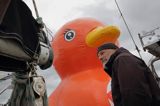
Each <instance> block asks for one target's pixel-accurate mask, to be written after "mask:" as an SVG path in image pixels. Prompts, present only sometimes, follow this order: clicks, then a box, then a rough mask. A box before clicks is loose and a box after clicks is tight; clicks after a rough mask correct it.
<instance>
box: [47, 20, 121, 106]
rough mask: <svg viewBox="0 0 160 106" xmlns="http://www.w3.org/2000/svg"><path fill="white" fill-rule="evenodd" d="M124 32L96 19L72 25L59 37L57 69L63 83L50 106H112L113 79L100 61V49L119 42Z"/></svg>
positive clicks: (55, 49) (52, 98)
mask: <svg viewBox="0 0 160 106" xmlns="http://www.w3.org/2000/svg"><path fill="white" fill-rule="evenodd" d="M119 34H120V31H119V30H118V29H117V27H115V26H104V25H103V24H102V23H101V22H99V21H97V20H95V19H92V18H80V19H76V20H73V21H71V22H68V23H67V24H65V25H64V26H62V28H61V29H59V31H58V32H57V33H56V35H55V37H54V40H53V43H52V47H53V50H54V61H53V65H54V67H55V69H56V71H57V73H58V75H59V76H60V78H61V82H60V84H59V85H58V87H57V88H56V89H55V91H54V92H53V93H52V94H51V95H50V97H49V106H111V104H112V103H111V101H112V99H111V95H110V90H109V89H108V90H107V88H108V87H107V86H109V82H110V77H109V75H107V74H106V73H105V72H104V70H103V68H102V64H101V63H100V61H99V60H98V58H97V54H96V47H97V46H99V45H101V44H103V43H104V42H116V41H117V38H118V36H119Z"/></svg>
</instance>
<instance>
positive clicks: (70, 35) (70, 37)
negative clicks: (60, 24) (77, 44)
mask: <svg viewBox="0 0 160 106" xmlns="http://www.w3.org/2000/svg"><path fill="white" fill-rule="evenodd" d="M73 37H74V34H73V32H69V33H68V34H67V35H66V38H67V39H72V38H73Z"/></svg>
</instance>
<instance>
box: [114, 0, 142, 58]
mask: <svg viewBox="0 0 160 106" xmlns="http://www.w3.org/2000/svg"><path fill="white" fill-rule="evenodd" d="M115 3H116V6H117V8H118V11H119V13H120V15H121V17H122V19H123V21H124V24H125V26H126V28H127V30H128V32H129V35H130V37H131V39H132V41H133V43H134V45H135V47H136V50H137V52H138V54H139V56H140V58H141V59H142V56H141V54H140V50H139V48H138V46H137V44H136V42H135V41H134V39H133V35H132V33H131V31H130V29H129V26H128V25H127V22H126V20H125V18H124V16H123V14H122V11H121V9H120V7H119V5H118V2H117V0H115Z"/></svg>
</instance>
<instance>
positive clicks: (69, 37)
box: [64, 30, 76, 41]
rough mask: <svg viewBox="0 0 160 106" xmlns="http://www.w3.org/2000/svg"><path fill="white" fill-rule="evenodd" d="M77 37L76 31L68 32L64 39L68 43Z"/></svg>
mask: <svg viewBox="0 0 160 106" xmlns="http://www.w3.org/2000/svg"><path fill="white" fill-rule="evenodd" d="M75 36H76V33H75V31H74V30H68V31H67V32H65V34H64V39H65V40H66V41H72V40H73V39H74V38H75Z"/></svg>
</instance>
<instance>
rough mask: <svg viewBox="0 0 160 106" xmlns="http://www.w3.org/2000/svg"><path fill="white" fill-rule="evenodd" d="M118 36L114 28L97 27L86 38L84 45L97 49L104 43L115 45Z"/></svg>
mask: <svg viewBox="0 0 160 106" xmlns="http://www.w3.org/2000/svg"><path fill="white" fill-rule="evenodd" d="M119 35H120V30H119V29H118V27H116V26H105V27H97V28H95V29H93V30H92V31H90V32H89V33H88V34H87V36H86V44H87V45H88V46H89V47H98V46H100V45H102V44H104V43H107V42H108V43H109V42H110V43H115V42H116V41H117V39H118V37H119Z"/></svg>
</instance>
